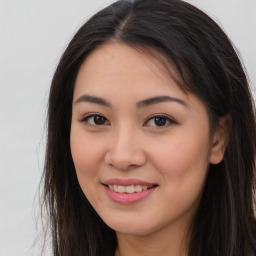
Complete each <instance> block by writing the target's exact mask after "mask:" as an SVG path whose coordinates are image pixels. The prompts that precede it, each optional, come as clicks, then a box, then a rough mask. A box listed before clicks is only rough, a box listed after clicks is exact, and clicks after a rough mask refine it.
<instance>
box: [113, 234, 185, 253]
mask: <svg viewBox="0 0 256 256" xmlns="http://www.w3.org/2000/svg"><path fill="white" fill-rule="evenodd" d="M185 234H186V233H185V232H184V230H183V232H181V231H180V230H174V232H166V230H162V231H160V232H157V233H153V234H150V235H127V234H122V233H118V232H117V240H118V248H117V251H116V256H130V255H133V256H141V255H143V256H155V255H161V256H167V255H168V256H186V248H187V242H186V235H185Z"/></svg>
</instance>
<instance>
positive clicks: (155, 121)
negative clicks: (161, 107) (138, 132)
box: [145, 115, 176, 127]
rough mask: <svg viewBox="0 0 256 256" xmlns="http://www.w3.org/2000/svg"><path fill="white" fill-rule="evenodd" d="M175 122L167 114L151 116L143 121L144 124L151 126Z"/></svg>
mask: <svg viewBox="0 0 256 256" xmlns="http://www.w3.org/2000/svg"><path fill="white" fill-rule="evenodd" d="M172 124H176V122H175V121H174V120H173V119H171V118H170V117H167V116H162V115H159V116H153V117H151V118H150V119H148V121H147V122H146V123H145V126H153V127H168V126H169V125H172Z"/></svg>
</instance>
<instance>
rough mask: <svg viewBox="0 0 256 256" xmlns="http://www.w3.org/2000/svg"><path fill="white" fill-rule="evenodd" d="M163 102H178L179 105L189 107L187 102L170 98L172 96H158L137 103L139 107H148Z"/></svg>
mask: <svg viewBox="0 0 256 256" xmlns="http://www.w3.org/2000/svg"><path fill="white" fill-rule="evenodd" d="M162 102H176V103H179V104H181V105H184V106H187V104H186V103H185V101H183V100H181V99H178V98H174V97H170V96H165V95H164V96H156V97H152V98H149V99H145V100H142V101H139V102H137V104H136V105H137V107H138V108H140V107H147V106H150V105H153V104H158V103H162Z"/></svg>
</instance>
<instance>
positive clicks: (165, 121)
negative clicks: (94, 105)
mask: <svg viewBox="0 0 256 256" xmlns="http://www.w3.org/2000/svg"><path fill="white" fill-rule="evenodd" d="M97 117H99V118H101V119H102V120H98V121H103V123H101V124H96V123H95V118H97ZM90 118H93V122H94V123H93V124H92V123H90V122H89V120H90ZM157 118H158V119H160V120H158V121H160V122H163V123H162V124H163V125H145V124H147V123H149V122H150V121H151V120H154V124H156V123H155V122H156V119H157ZM161 119H162V120H161ZM81 122H84V123H87V124H88V125H91V126H103V125H109V124H110V123H109V121H108V120H107V119H106V118H105V117H104V116H102V115H100V114H97V113H95V114H88V115H86V116H85V117H84V118H83V119H82V120H81ZM106 122H108V123H107V124H106ZM174 124H177V122H176V121H174V120H173V119H172V118H171V117H169V116H166V115H161V114H158V115H157V114H156V115H153V116H151V117H149V118H148V119H147V120H146V122H144V124H143V126H153V127H159V128H165V127H168V126H170V125H174Z"/></svg>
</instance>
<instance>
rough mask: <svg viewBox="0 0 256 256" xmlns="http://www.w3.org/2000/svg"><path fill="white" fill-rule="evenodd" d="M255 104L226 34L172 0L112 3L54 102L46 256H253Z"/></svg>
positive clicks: (75, 42)
mask: <svg viewBox="0 0 256 256" xmlns="http://www.w3.org/2000/svg"><path fill="white" fill-rule="evenodd" d="M255 134H256V133H255V109H254V105H253V99H252V96H251V94H250V91H249V88H248V82H247V79H246V75H245V73H244V71H243V68H242V65H241V63H240V61H239V58H238V57H237V54H236V52H235V50H234V48H233V47H232V44H231V43H230V41H229V39H228V38H227V36H226V35H225V34H224V32H223V31H222V30H221V29H220V28H219V26H218V25H217V24H216V23H215V22H214V21H213V20H211V19H210V18H209V17H208V16H207V15H206V14H204V13H203V12H201V11H200V10H198V9H197V8H195V7H193V6H192V5H190V4H188V3H186V2H183V1H178V0H159V1H155V0H135V1H118V2H116V3H114V4H112V5H110V6H109V7H107V8H105V9H104V10H102V11H100V12H99V13H97V14H96V15H94V16H93V17H92V18H91V19H90V20H89V21H87V22H86V23H85V24H84V25H83V26H82V27H81V28H80V30H79V31H78V32H77V34H76V35H75V36H74V38H73V39H72V41H71V42H70V44H69V45H68V47H67V49H66V51H65V52H64V54H63V56H62V58H61V60H60V63H59V65H58V67H57V70H56V72H55V75H54V78H53V81H52V86H51V90H50V97H49V109H48V142H47V152H46V162H45V170H44V203H45V206H46V207H47V210H48V214H49V220H50V225H51V232H52V245H53V255H61V256H66V255H93V256H96V255H104V256H105V255H111V256H113V255H116V256H117V255H118V256H120V255H121V256H125V255H147V256H149V255H189V256H192V255H197V256H198V255H207V256H209V255H214V256H218V255H219V256H224V255H225V256H235V255H239V256H241V255H255V254H256V241H255V234H256V227H255V215H254V210H253V206H254V201H253V191H255V141H256V140H255Z"/></svg>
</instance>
